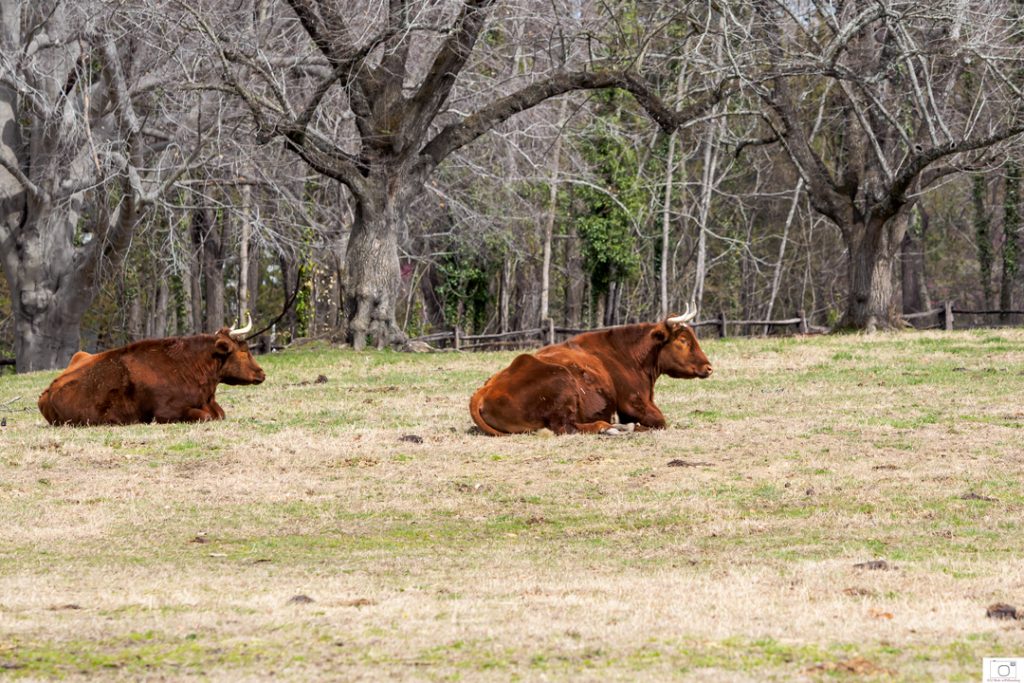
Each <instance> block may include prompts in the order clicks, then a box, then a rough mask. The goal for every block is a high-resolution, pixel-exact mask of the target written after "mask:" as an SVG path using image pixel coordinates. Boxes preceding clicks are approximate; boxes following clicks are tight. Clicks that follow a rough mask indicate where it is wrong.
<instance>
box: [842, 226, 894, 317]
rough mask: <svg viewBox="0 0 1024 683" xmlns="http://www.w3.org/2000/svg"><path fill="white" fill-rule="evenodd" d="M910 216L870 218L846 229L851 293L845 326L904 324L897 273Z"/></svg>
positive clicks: (848, 299)
mask: <svg viewBox="0 0 1024 683" xmlns="http://www.w3.org/2000/svg"><path fill="white" fill-rule="evenodd" d="M906 224H907V218H906V216H905V214H903V213H900V214H897V215H896V216H895V217H893V218H891V219H890V220H888V221H880V220H878V219H873V220H869V222H868V223H867V225H860V226H854V227H853V228H852V229H849V230H847V231H846V234H847V235H849V236H850V237H852V239H848V240H847V249H848V263H849V294H848V298H847V305H846V315H845V317H844V318H843V322H842V324H841V326H842V327H850V328H854V329H858V330H864V331H866V332H874V331H875V330H877V329H878V328H882V329H897V328H900V327H902V320H901V319H900V317H899V313H898V309H899V306H898V303H899V302H898V300H897V298H896V294H897V292H896V286H895V282H894V277H893V276H894V272H895V265H896V253H897V250H898V248H899V245H900V242H902V240H903V234H904V233H905V232H906Z"/></svg>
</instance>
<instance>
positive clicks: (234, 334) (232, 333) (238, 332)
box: [228, 311, 252, 339]
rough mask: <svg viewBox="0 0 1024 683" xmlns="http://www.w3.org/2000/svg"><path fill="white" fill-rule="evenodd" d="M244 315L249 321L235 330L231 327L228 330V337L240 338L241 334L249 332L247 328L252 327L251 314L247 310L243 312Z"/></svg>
mask: <svg viewBox="0 0 1024 683" xmlns="http://www.w3.org/2000/svg"><path fill="white" fill-rule="evenodd" d="M245 317H246V318H247V319H248V321H249V322H248V324H246V326H245V327H243V328H241V329H237V330H236V329H235V328H233V327H232V328H231V330H230V331H229V332H228V336H229V337H231V338H232V339H241V338H242V337H243V336H245V335H246V334H248V333H249V330H251V329H252V316H251V315H249V311H246V312H245Z"/></svg>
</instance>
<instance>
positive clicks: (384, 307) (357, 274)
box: [345, 173, 419, 350]
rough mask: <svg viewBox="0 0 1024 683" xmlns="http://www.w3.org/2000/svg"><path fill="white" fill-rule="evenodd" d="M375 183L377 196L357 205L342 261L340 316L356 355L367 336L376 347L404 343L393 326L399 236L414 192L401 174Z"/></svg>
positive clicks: (412, 187)
mask: <svg viewBox="0 0 1024 683" xmlns="http://www.w3.org/2000/svg"><path fill="white" fill-rule="evenodd" d="M378 183H379V184H380V186H381V187H380V192H377V193H375V194H376V196H375V197H372V198H369V200H368V199H367V198H364V199H363V201H360V202H358V208H357V210H356V215H355V221H354V222H353V224H352V234H351V236H350V237H349V240H348V251H347V254H346V257H345V261H346V264H347V266H348V284H347V286H346V287H345V314H346V317H347V319H348V337H349V339H350V340H351V342H352V348H354V349H356V350H361V349H364V348H366V343H367V339H368V337H371V336H372V337H373V339H374V341H375V342H376V346H377V348H383V347H384V346H385V345H387V344H401V343H403V342H405V341H406V337H405V334H404V333H403V332H402V331H401V329H399V327H398V325H397V324H396V322H395V314H396V311H397V300H398V285H399V283H400V282H401V273H400V269H399V263H398V234H399V231H400V230H401V229H402V227H403V225H404V223H403V222H404V220H405V211H406V209H407V207H408V205H409V202H410V201H411V200H412V199H413V198H414V197H415V195H416V193H417V192H418V190H419V188H418V187H415V186H414V185H413V182H412V181H411V179H409V178H408V177H407V176H405V174H402V173H396V174H395V175H394V176H392V177H390V178H388V177H386V176H385V177H384V178H379V179H378ZM374 189H376V188H374Z"/></svg>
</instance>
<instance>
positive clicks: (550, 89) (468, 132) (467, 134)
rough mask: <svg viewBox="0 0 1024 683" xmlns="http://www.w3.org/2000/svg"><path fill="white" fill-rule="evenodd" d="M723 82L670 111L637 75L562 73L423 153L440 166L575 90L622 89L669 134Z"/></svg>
mask: <svg viewBox="0 0 1024 683" xmlns="http://www.w3.org/2000/svg"><path fill="white" fill-rule="evenodd" d="M728 80H729V79H727V80H726V81H723V82H722V83H720V84H719V86H718V87H717V88H716V89H715V90H713V91H711V92H707V93H706V94H705V95H704V97H702V98H700V99H698V100H697V101H695V102H693V103H691V104H690V105H688V106H687V107H684V108H683V109H681V110H678V111H673V110H672V109H670V108H669V107H668V106H667V105H666V104H665V103H664V102H663V101H662V100H661V99H660V98H659V97H658V96H657V95H656V94H655V93H653V92H652V91H651V89H650V88H649V87H648V86H647V84H646V83H644V82H643V81H642V80H641V79H640V77H639V76H637V75H636V74H634V73H630V72H627V71H603V72H594V71H562V72H559V73H556V74H553V75H552V76H549V77H548V78H546V79H544V80H542V81H537V82H535V83H531V84H530V85H528V86H525V87H524V88H522V89H520V90H518V91H516V92H514V93H512V94H511V95H507V96H505V97H502V98H501V99H498V100H496V101H494V102H493V103H491V104H490V105H487V106H485V107H483V108H482V109H480V110H479V111H477V112H475V113H473V114H471V115H469V116H467V117H466V118H465V119H463V120H462V121H460V122H458V123H454V124H451V125H448V126H446V127H445V128H444V129H442V130H441V132H440V133H438V134H437V135H436V136H435V137H434V139H432V140H431V141H430V142H428V143H427V144H426V146H425V147H424V148H423V152H422V154H423V155H425V156H427V157H429V158H430V160H431V163H432V164H433V165H435V166H436V165H437V164H439V163H441V161H442V160H444V159H445V158H446V157H447V156H448V155H449V154H451V153H452V152H453V151H455V150H457V149H459V148H460V147H463V146H465V145H466V144H468V143H470V142H472V141H473V140H475V139H477V138H478V137H480V136H481V135H483V134H484V133H486V132H487V131H489V130H491V129H492V128H494V126H496V125H497V124H499V123H501V122H503V121H505V120H507V119H509V118H511V117H512V116H514V115H515V114H518V113H520V112H523V111H526V110H527V109H530V108H531V107H534V106H536V105H538V104H540V103H541V102H543V101H544V100H547V99H549V98H552V97H555V96H557V95H562V94H564V93H567V92H572V91H575V90H600V89H604V88H621V89H623V90H626V91H628V92H629V93H630V94H631V95H633V97H634V98H635V99H636V101H637V102H638V103H639V104H640V106H642V107H643V108H644V109H645V110H646V111H647V113H648V115H650V117H651V118H652V119H654V120H655V121H656V122H657V123H658V125H659V126H661V128H662V130H664V131H665V132H666V133H669V134H671V133H672V132H673V131H674V130H675V129H676V128H679V127H680V126H682V125H684V124H686V123H687V122H688V121H690V120H691V119H693V118H696V117H698V116H700V115H701V114H703V113H704V112H705V111H707V110H708V109H709V108H711V107H712V106H714V105H715V104H717V103H718V102H720V101H721V100H722V99H723V98H724V97H725V96H726V94H728V93H729V92H731V91H732V87H731V86H729V85H727V83H728Z"/></svg>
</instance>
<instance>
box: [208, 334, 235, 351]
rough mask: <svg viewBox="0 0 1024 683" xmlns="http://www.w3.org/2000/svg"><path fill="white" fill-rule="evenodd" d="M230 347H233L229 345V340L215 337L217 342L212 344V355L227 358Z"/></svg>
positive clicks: (218, 336)
mask: <svg viewBox="0 0 1024 683" xmlns="http://www.w3.org/2000/svg"><path fill="white" fill-rule="evenodd" d="M232 346H234V345H233V344H232V343H231V340H230V339H228V338H227V337H221V336H220V335H217V341H215V342H214V343H213V355H215V356H229V355H231V351H232Z"/></svg>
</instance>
